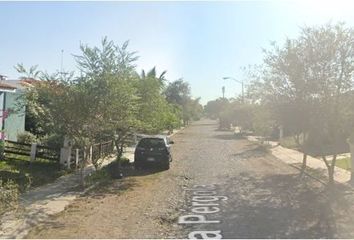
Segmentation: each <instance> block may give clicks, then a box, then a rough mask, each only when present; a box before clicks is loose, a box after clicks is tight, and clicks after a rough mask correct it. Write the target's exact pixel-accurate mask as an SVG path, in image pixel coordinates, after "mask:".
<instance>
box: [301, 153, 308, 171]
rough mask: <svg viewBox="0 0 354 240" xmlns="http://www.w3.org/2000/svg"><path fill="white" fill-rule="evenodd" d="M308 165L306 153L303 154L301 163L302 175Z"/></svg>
mask: <svg viewBox="0 0 354 240" xmlns="http://www.w3.org/2000/svg"><path fill="white" fill-rule="evenodd" d="M306 165H307V154H306V153H304V155H303V156H302V165H301V174H300V175H301V176H302V175H303V174H304V173H305V170H306Z"/></svg>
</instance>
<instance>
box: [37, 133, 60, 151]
mask: <svg viewBox="0 0 354 240" xmlns="http://www.w3.org/2000/svg"><path fill="white" fill-rule="evenodd" d="M42 143H43V145H45V146H48V147H51V148H56V149H60V148H61V147H62V146H63V143H64V136H62V135H59V134H52V135H49V136H48V135H47V136H45V137H44V138H43V139H42Z"/></svg>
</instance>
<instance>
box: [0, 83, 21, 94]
mask: <svg viewBox="0 0 354 240" xmlns="http://www.w3.org/2000/svg"><path fill="white" fill-rule="evenodd" d="M16 89H17V87H15V86H13V85H11V84H8V83H7V82H6V81H4V80H2V81H0V91H1V92H8V91H11V92H13V91H15V90H16Z"/></svg>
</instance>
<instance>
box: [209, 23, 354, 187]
mask: <svg viewBox="0 0 354 240" xmlns="http://www.w3.org/2000/svg"><path fill="white" fill-rule="evenodd" d="M353 42H354V29H353V28H352V27H348V26H347V25H345V24H344V23H337V24H331V23H329V24H326V25H323V26H314V27H307V26H306V27H302V28H301V29H300V34H299V36H298V37H297V38H294V39H289V38H288V39H286V40H285V42H284V43H283V44H280V45H279V44H277V43H275V42H274V43H272V44H271V47H270V48H269V49H265V50H264V59H263V63H262V64H261V65H259V66H255V67H251V68H250V69H249V71H248V72H247V80H248V82H249V84H248V88H247V94H246V96H245V99H244V100H243V99H242V98H236V99H222V98H219V99H216V100H214V101H210V102H208V103H207V105H206V106H205V112H206V114H207V115H208V116H209V117H212V118H218V119H219V120H220V127H221V128H225V127H226V128H227V127H229V126H230V124H233V125H234V126H239V127H240V128H241V130H244V129H247V130H251V131H253V132H254V134H256V135H260V136H264V137H267V138H270V139H278V138H279V137H284V138H283V139H281V141H280V142H281V143H282V144H285V145H286V146H290V147H292V148H296V149H298V150H300V151H301V152H303V156H304V157H303V164H302V170H303V171H304V170H305V168H306V161H307V155H314V156H318V157H320V158H321V159H322V160H323V162H324V163H325V164H326V166H327V169H328V176H329V183H330V184H333V182H334V166H336V165H338V164H339V165H341V166H343V164H342V160H341V161H340V163H338V164H337V155H338V154H340V153H343V152H349V146H348V144H347V139H348V138H349V137H350V135H352V136H353V135H354V89H353V87H354V81H353V79H354V48H353ZM280 129H282V131H281V130H280ZM281 132H282V134H280V133H281ZM280 135H282V136H280ZM329 155H331V157H330V158H329V157H328V156H329Z"/></svg>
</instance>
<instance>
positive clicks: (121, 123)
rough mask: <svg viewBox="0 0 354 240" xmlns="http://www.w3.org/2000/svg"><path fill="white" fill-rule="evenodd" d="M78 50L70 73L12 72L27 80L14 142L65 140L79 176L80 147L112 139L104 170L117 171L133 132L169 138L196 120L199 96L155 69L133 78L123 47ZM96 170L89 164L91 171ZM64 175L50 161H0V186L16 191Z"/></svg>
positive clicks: (132, 62)
mask: <svg viewBox="0 0 354 240" xmlns="http://www.w3.org/2000/svg"><path fill="white" fill-rule="evenodd" d="M80 50H81V54H79V55H76V56H75V60H76V62H77V66H78V69H77V71H76V72H65V71H64V70H63V69H62V70H61V71H60V72H59V71H58V72H55V73H48V72H47V71H45V70H39V69H38V66H32V67H30V68H28V69H27V68H26V67H24V66H23V64H18V65H17V66H15V68H16V69H17V71H18V72H19V73H21V75H22V76H23V77H22V78H23V79H26V80H30V81H31V86H30V87H28V89H27V91H26V94H24V95H23V96H22V98H20V99H19V101H18V107H19V108H22V107H23V106H25V107H26V126H25V128H26V130H27V132H25V133H21V134H19V136H18V141H19V142H23V143H34V142H36V143H41V144H43V145H46V146H49V147H53V148H56V149H60V147H62V146H63V141H64V139H65V138H66V139H70V140H71V141H72V146H73V147H74V148H80V149H84V151H85V152H86V154H84V156H86V157H85V158H84V159H83V161H82V163H81V165H80V170H81V172H82V171H83V168H84V167H85V166H86V165H87V164H88V163H89V159H88V156H89V154H88V153H89V152H88V151H89V148H88V147H87V146H90V145H93V144H95V143H100V142H103V141H113V142H114V145H115V149H116V156H117V157H116V159H117V163H115V164H112V166H111V167H115V168H116V169H115V170H116V171H117V172H119V168H120V167H121V165H122V164H123V165H124V159H123V160H122V154H123V150H124V148H125V147H126V146H127V144H128V143H130V142H132V136H133V134H134V133H144V134H158V133H162V132H165V131H167V132H169V133H171V132H172V131H173V129H177V128H180V127H181V126H183V125H187V124H189V122H190V121H193V120H197V119H199V118H200V117H201V115H202V112H203V107H202V105H201V104H200V103H199V98H197V99H194V98H192V96H191V89H190V86H189V84H188V82H186V81H184V80H183V79H177V80H175V81H172V82H170V81H168V80H167V79H166V71H163V72H161V73H158V72H157V70H156V68H155V67H154V68H153V69H151V70H149V71H144V70H143V71H142V72H138V70H137V67H136V61H137V59H138V56H137V53H136V52H135V51H130V50H129V49H128V42H125V43H124V44H122V45H118V44H116V43H114V42H113V41H110V40H108V39H107V38H104V39H103V40H102V42H101V45H100V46H97V47H95V46H94V47H91V46H88V45H85V44H83V45H81V46H80ZM2 156H3V155H2ZM100 161H102V159H100ZM100 165H101V164H100V163H99V162H97V163H95V164H94V166H95V167H96V168H97V170H99V166H100ZM65 173H66V172H65V171H63V170H61V168H60V166H59V163H57V162H50V161H42V160H38V161H37V160H36V161H35V162H32V163H30V161H29V157H21V158H17V156H16V158H14V157H13V156H12V155H6V156H5V158H4V159H3V160H1V161H0V180H1V181H0V187H1V188H2V189H3V188H4V189H7V188H10V187H11V189H12V186H16V188H17V190H18V191H19V192H23V191H25V190H26V189H28V188H29V187H35V186H39V185H41V184H45V183H48V182H50V181H53V180H54V179H56V178H57V177H59V176H60V175H63V174H65ZM106 173H107V171H106V170H104V171H101V172H97V173H95V174H94V175H93V176H91V177H90V178H89V179H90V181H91V182H92V181H93V180H95V179H100V178H102V177H100V174H103V175H102V176H104V174H106ZM94 176H97V177H94ZM82 180H84V179H82ZM82 184H83V185H84V184H85V182H84V181H83V182H82ZM9 186H10V187H9ZM3 193H5V192H2V193H1V194H3ZM6 194H7V193H6ZM6 194H5V195H1V198H0V200H1V202H0V205H4V204H5V202H4V201H5V200H4V201H3V199H4V198H6V197H4V196H7V195H6ZM3 197H4V198H3ZM6 201H8V200H6ZM9 201H10V200H9Z"/></svg>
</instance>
